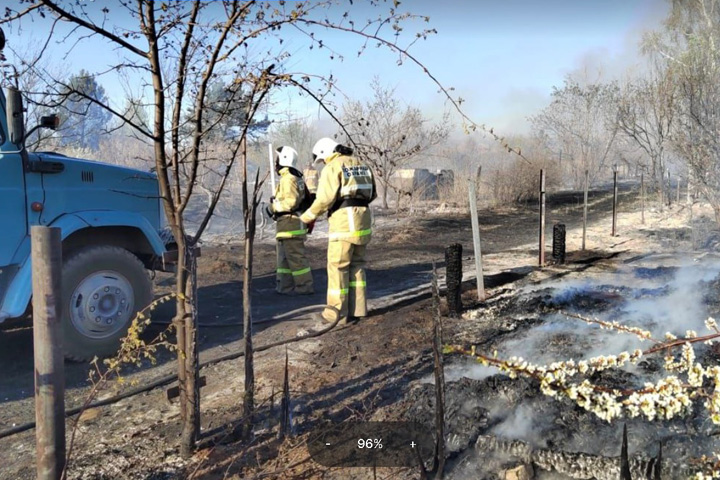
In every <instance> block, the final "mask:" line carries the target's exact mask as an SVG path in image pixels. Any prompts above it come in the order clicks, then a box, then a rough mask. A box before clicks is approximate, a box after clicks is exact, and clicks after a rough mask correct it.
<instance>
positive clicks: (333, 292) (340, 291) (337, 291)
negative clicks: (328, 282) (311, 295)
mask: <svg viewBox="0 0 720 480" xmlns="http://www.w3.org/2000/svg"><path fill="white" fill-rule="evenodd" d="M349 291H350V289H349V288H340V289H336V288H335V289H330V290H328V295H338V296H340V295H347V294H348V292H349Z"/></svg>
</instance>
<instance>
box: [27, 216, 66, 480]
mask: <svg viewBox="0 0 720 480" xmlns="http://www.w3.org/2000/svg"><path fill="white" fill-rule="evenodd" d="M31 239H32V240H31V241H32V246H31V249H32V257H31V258H32V287H33V301H32V302H33V343H34V349H35V421H36V424H37V429H36V430H35V439H36V443H37V478H38V479H40V480H58V479H59V478H61V476H62V474H63V469H64V467H65V373H64V370H63V368H64V366H63V354H62V335H61V332H60V312H61V309H60V308H61V307H60V302H61V291H62V290H61V288H62V285H61V269H62V244H61V240H60V229H59V228H48V227H40V226H34V227H32V228H31Z"/></svg>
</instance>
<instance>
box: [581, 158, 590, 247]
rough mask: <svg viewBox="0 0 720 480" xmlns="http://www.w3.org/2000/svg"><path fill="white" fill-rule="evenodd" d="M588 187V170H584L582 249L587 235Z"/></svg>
mask: <svg viewBox="0 0 720 480" xmlns="http://www.w3.org/2000/svg"><path fill="white" fill-rule="evenodd" d="M589 188H590V171H589V170H585V200H584V203H583V235H582V250H585V239H586V237H587V211H588V190H589Z"/></svg>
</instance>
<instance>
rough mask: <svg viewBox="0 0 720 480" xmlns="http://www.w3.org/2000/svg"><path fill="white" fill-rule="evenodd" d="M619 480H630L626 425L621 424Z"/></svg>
mask: <svg viewBox="0 0 720 480" xmlns="http://www.w3.org/2000/svg"><path fill="white" fill-rule="evenodd" d="M620 480H632V475H631V474H630V457H629V456H628V440H627V423H624V424H623V438H622V447H621V448H620Z"/></svg>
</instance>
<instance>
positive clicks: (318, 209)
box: [300, 138, 377, 324]
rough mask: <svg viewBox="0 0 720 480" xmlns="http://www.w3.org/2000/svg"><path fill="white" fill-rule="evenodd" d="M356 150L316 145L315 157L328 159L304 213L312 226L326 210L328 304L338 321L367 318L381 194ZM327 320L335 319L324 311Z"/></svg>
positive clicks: (328, 143) (320, 142)
mask: <svg viewBox="0 0 720 480" xmlns="http://www.w3.org/2000/svg"><path fill="white" fill-rule="evenodd" d="M352 152H353V151H352V149H350V148H348V147H345V146H343V145H339V144H338V143H337V142H335V141H334V140H332V139H330V138H322V139H320V140H318V142H317V143H316V144H315V146H314V147H313V159H314V160H315V161H316V162H318V161H324V162H325V167H324V168H323V170H322V172H321V173H320V180H319V181H318V187H317V193H316V197H315V201H314V202H313V203H312V205H311V206H310V208H308V209H307V210H306V211H305V212H304V213H303V214H302V215H301V217H300V219H301V220H302V221H303V222H304V223H306V224H312V223H313V222H315V220H316V219H317V217H319V216H320V215H322V214H323V213H325V212H328V217H329V218H328V223H329V228H328V231H329V243H328V259H327V275H328V291H327V304H328V305H329V306H332V307H335V308H337V309H338V311H340V321H339V323H340V324H345V323H347V321H348V320H351V321H352V320H355V319H357V318H360V317H365V316H367V299H366V294H365V292H366V288H367V283H366V280H365V247H366V245H367V244H368V243H370V238H371V234H372V229H371V225H372V213H371V212H370V207H369V205H370V202H372V201H373V200H374V199H375V197H376V196H377V193H376V189H375V179H374V177H373V174H372V170H370V168H369V167H368V166H367V165H364V164H363V163H362V162H360V161H359V160H358V159H356V158H355V157H352V156H351V155H352ZM322 317H323V319H324V320H325V321H328V322H332V321H334V320H335V313H334V312H333V311H332V310H330V309H326V310H325V311H324V312H323V313H322Z"/></svg>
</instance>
